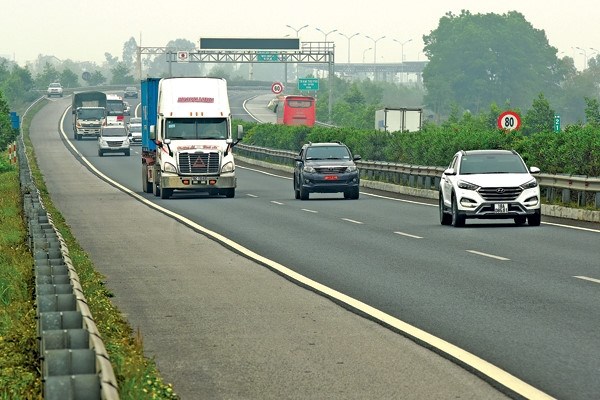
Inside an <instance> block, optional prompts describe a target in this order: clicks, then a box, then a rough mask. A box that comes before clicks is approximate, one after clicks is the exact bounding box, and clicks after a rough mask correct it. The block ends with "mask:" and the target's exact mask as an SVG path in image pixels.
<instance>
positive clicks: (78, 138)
mask: <svg viewBox="0 0 600 400" xmlns="http://www.w3.org/2000/svg"><path fill="white" fill-rule="evenodd" d="M75 136H76V138H75V139H77V140H81V139H83V137H82V136H81V135H80V134H77V135H75Z"/></svg>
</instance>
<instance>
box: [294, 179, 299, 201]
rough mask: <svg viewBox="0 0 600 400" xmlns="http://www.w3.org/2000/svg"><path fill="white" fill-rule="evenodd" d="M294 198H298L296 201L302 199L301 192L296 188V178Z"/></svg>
mask: <svg viewBox="0 0 600 400" xmlns="http://www.w3.org/2000/svg"><path fill="white" fill-rule="evenodd" d="M294 197H295V198H296V200H298V199H299V198H300V191H299V190H298V188H297V186H296V177H294Z"/></svg>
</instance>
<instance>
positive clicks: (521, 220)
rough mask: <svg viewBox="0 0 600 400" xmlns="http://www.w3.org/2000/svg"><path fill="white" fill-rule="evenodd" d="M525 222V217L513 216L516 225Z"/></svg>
mask: <svg viewBox="0 0 600 400" xmlns="http://www.w3.org/2000/svg"><path fill="white" fill-rule="evenodd" d="M525 222H527V217H525V216H522V215H519V216H518V217H515V224H516V225H519V226H521V225H525Z"/></svg>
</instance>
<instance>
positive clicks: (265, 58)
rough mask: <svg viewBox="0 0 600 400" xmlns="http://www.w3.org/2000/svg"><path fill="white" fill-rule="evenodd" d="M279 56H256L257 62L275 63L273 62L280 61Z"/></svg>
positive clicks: (275, 54)
mask: <svg viewBox="0 0 600 400" xmlns="http://www.w3.org/2000/svg"><path fill="white" fill-rule="evenodd" d="M278 60H279V58H278V55H277V53H257V54H256V61H258V62H273V61H278Z"/></svg>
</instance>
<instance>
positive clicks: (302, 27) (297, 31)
mask: <svg viewBox="0 0 600 400" xmlns="http://www.w3.org/2000/svg"><path fill="white" fill-rule="evenodd" d="M286 26H287V27H288V28H290V29H292V30H294V31H296V37H298V34H299V33H300V31H301V30H302V29H304V28H308V25H304V26H301V27H300V28H298V29H296V28H294V27H293V26H291V25H286Z"/></svg>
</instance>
